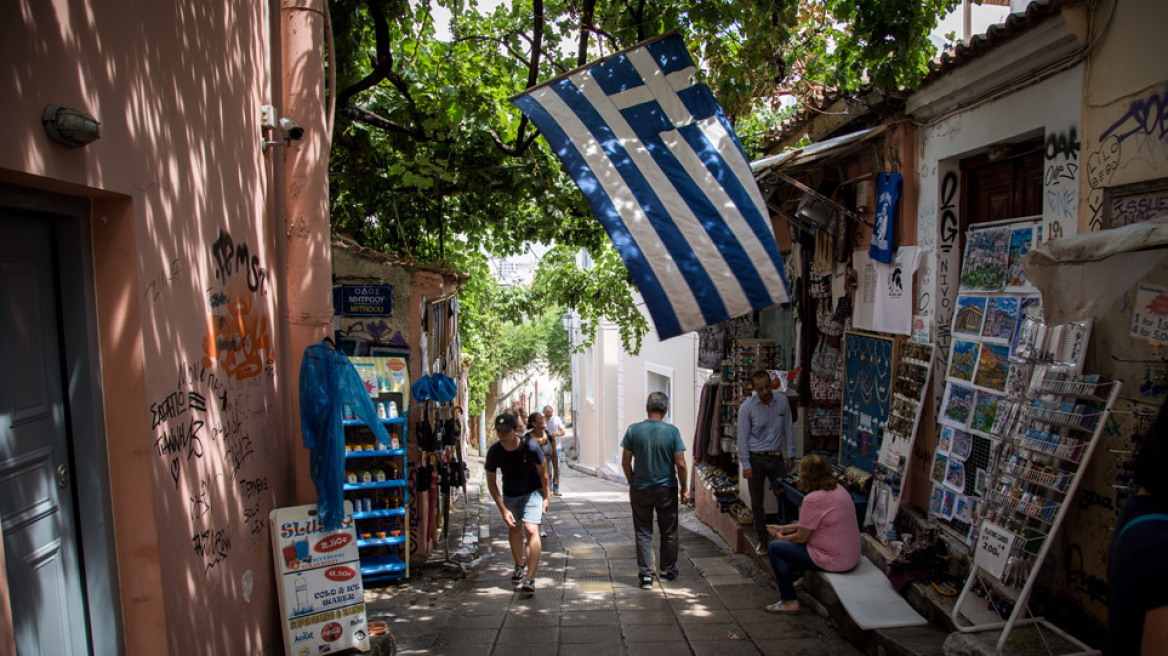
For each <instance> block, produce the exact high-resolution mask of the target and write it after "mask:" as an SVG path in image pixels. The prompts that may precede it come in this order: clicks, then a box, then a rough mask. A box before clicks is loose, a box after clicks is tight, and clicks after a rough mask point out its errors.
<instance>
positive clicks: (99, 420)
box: [0, 185, 123, 656]
mask: <svg viewBox="0 0 1168 656" xmlns="http://www.w3.org/2000/svg"><path fill="white" fill-rule="evenodd" d="M88 218H89V209H88V202H87V201H85V200H82V199H76V198H70V197H64V196H55V195H49V194H41V193H38V192H35V191H32V190H27V189H23V188H17V187H9V186H6V185H0V235H3V236H4V238H3V239H0V313H2V314H3V316H5V317H6V319H5V320H4V321H0V530H2V532H3V545H4V554H5V570H6V576H7V582H8V594H9V607H10V608H11V612H12V622H13V633H14V637H15V642H16V653H18V654H21V656H40V655H42V654H45V655H48V654H53V655H56V654H69V655H77V656H81V655H84V654H95V653H120V652H121V651H122V646H123V639H122V636H121V618H120V612H119V609H120V599H119V597H118V592H117V585H116V581H117V576H116V568H115V566H114V564H113V563H114V558H113V554H114V547H113V535H112V527H111V525H110V521H109V518H110V517H111V516H112V512H111V510H110V508H111V505H112V504H111V503H110V495H109V484H108V469H107V468H106V466H105V464H104V463H105V462H106V453H105V446H104V445H105V440H104V431H103V428H102V427H103V426H104V419H103V417H102V414H101V411H100V403H99V400H100V396H101V394H100V384H99V383H98V382H97V381H98V377H97V366H96V364H95V363H96V353H97V352H98V350H99V347H98V344H97V338H96V320H95V317H96V312H95V311H94V310H93V300H94V299H93V294H92V292H91V290H92V288H93V285H92V280H93V279H92V274H91V273H89V272H90V271H92V266H91V265H92V257H91V255H90V249H89V246H88V232H87V227H88V223H87V222H88Z"/></svg>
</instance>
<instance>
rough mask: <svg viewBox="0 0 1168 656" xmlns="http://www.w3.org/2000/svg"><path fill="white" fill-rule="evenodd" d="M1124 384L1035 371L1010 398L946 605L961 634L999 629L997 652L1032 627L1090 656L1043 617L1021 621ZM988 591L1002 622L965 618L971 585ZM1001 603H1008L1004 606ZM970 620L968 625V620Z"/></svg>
mask: <svg viewBox="0 0 1168 656" xmlns="http://www.w3.org/2000/svg"><path fill="white" fill-rule="evenodd" d="M1122 385H1123V383H1122V382H1120V381H1111V380H1107V379H1104V378H1102V377H1100V376H1095V375H1075V374H1073V373H1067V372H1062V371H1057V370H1055V369H1054V368H1050V367H1037V368H1036V369H1035V372H1034V377H1033V379H1032V381H1031V384H1030V386H1029V389H1028V394H1027V396H1028V398H1026V399H1013V400H1014V401H1015V402H1016V403H1018V405H1019V407H1020V412H1019V413H1018V415H1017V420H1016V421H1015V422H1014V425H1013V426H1011V427H1009V430H1008V431H1007V432H1006V434H1005V438H1004V441H1003V445H1002V454H1001V457H1000V458H999V459H998V464H997V467H996V468H995V469H994V471H993V472H992V474H991V476H992V478H991V481H992V487H991V489H990V490H987V494H986V501H985V503H983V504H982V505H981V506H980V507H979V509H978V517H977V518H976V522H977V524H976V529H975V532H974V535H976V536H977V540H976V541H975V542H974V545H973V547H974V565H973V568H972V569H971V571H970V573H969V577H968V578H967V579H966V581H965V585H964V587H963V588H962V590H961V595H960V596H959V597H958V599H957V603H956V605H955V606H954V608H953V613H952V618H953V622H954V625H955V626H956V627H957V629H958V630H959V631H961V632H963V633H974V632H980V631H991V630H1001V631H1002V635H1001V636H1000V638H999V639H998V643H997V653H998V654H1001V653H1002V649H1003V648H1004V646H1005V645H1006V642H1007V640H1008V639H1009V636H1010V632H1011V631H1012V630H1014V628H1015V627H1017V626H1021V625H1027V624H1038V625H1041V626H1042V627H1043V628H1047V629H1050V630H1051V631H1052V632H1054V633H1056V634H1058V635H1059V636H1061V637H1062V638H1063V639H1064V640H1066V641H1067V642H1068V643H1070V644H1072V645H1074V646H1075V647H1076V648H1079V649H1081V651H1078V652H1074V653H1076V654H1095V653H1098V651H1095V650H1092V649H1091V648H1090V647H1088V646H1087V645H1085V644H1083V643H1082V642H1081V641H1079V640H1077V639H1075V638H1074V637H1072V636H1070V635H1068V634H1067V633H1065V632H1064V631H1062V630H1061V629H1059V628H1058V627H1055V626H1054V625H1052V624H1050V623H1049V622H1047V621H1046V620H1045V619H1044V618H1042V617H1025V615H1027V614H1028V610H1029V609H1028V602H1029V600H1030V596H1031V594H1032V592H1033V588H1034V584H1035V581H1036V580H1037V578H1038V570H1039V569H1040V567H1041V565H1042V562H1043V560H1044V559H1045V558H1046V555H1047V553H1048V552H1049V551H1050V548H1051V546H1052V545H1053V544H1054V542H1055V540H1053V539H1052V538H1053V537H1054V535H1055V533H1057V532H1058V530H1059V528H1060V527H1061V526H1062V523H1063V521H1064V520H1065V519H1066V514H1067V511H1068V509H1069V508H1070V504H1069V503H1068V501H1070V500H1072V499H1073V498H1074V496H1075V493H1076V492H1077V491H1078V489H1079V485H1080V483H1081V482H1082V474H1083V472H1084V470H1085V469H1086V466H1087V464H1088V463H1089V462H1090V460H1091V455H1092V454H1093V453H1094V451H1095V448H1096V446H1097V445H1098V443H1099V440H1100V435H1101V434H1102V433H1103V429H1104V426H1105V425H1106V423H1107V420H1108V417H1109V416H1110V414H1111V411H1112V407H1113V406H1114V404H1115V401H1116V399H1117V398H1118V397H1119V392H1120V388H1121V387H1122ZM987 582H988V584H989V586H992V588H993V589H994V591H995V592H996V593H997V594H1000V595H1004V597H1005V598H1008V599H1009V600H1010V601H1012V602H1013V607H1012V608H1011V609H1009V613H1008V614H1009V617H1008V619H1006V621H1000V620H1001V618H1002V616H1003V615H1005V614H1006V613H1005V612H1003V609H1002V607H999V606H998V605H996V604H991V606H992V607H995V608H998V611H999V612H998V614H997V615H993V616H991V615H990V614H987V613H985V612H984V611H982V613H981V615H982V616H983V617H982V618H981V619H980V621H979V619H970V618H976V617H977V614H976V613H969V617H965V613H964V611H966V610H970V609H965V608H964V605H965V603H964V602H965V601H966V599H967V598H968V597H970V596H971V594H974V592H973V591H974V588H980V589H983V590H985V592H986V595H987V596H992V595H990V593H989V590H988V588H987V587H986V586H987ZM1005 606H1008V604H1005ZM971 622H972V623H971Z"/></svg>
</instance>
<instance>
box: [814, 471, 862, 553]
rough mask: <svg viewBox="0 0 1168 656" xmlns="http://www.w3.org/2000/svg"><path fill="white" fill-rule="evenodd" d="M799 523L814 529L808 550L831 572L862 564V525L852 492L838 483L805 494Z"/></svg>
mask: <svg viewBox="0 0 1168 656" xmlns="http://www.w3.org/2000/svg"><path fill="white" fill-rule="evenodd" d="M799 526H802V527H804V528H806V529H809V530H810V531H811V539H810V540H808V541H807V553H808V554H810V555H811V560H812V561H813V562H814V563H815V564H816V565H819V566H820V567H822V568H823V569H825V570H827V571H829V572H846V571H848V570H850V569H852V568H853V567H855V566H856V565H859V564H860V526H859V524H857V523H856V505H855V504H854V503H852V495H850V494H848V491H847V490H845V489H844V486H842V485H837V486H835V489H834V490H832V491H830V492H827V491H824V490H815V491H814V492H811V493H810V494H808V495H807V496H806V497H804V498H803V509H802V510H801V511H800V512H799Z"/></svg>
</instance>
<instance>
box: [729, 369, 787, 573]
mask: <svg viewBox="0 0 1168 656" xmlns="http://www.w3.org/2000/svg"><path fill="white" fill-rule="evenodd" d="M750 387H751V388H752V389H754V394H752V395H751V396H750V398H748V399H746V400H745V401H743V402H742V405H741V406H740V407H739V408H738V461H739V462H741V463H742V477H743V478H745V479H746V488H747V490H749V491H750V512H751V514H752V515H754V532H755V533H756V534H757V535H758V553H760V554H765V553H766V552H767V545H768V543H769V542H770V538H771V536H770V533H768V532H767V528H766V510H765V509H764V507H763V501H764V500H765V497H764V495H765V494H766V482H767V481H768V480H769V481H770V482H771V491H772V492H774V493H775V497H776V498H778V496H779V495H780V494H782V493H783V487H782V485H780V484H779V479H781V478H782V477H783V476H786V474H787V472H788V471H790V470H791V469H792V468H793V467H794V466H795V439H794V436H793V434H792V433H793V431H792V430H791V423H792V421H793V417H792V413H791V404H790V403H788V402H787V397H786V396H783V395H782V394H779V395H778V396H776V395H775V394H774V393H773V392H772V391H771V376H770V374H768V373H767V372H766V371H765V370H759V371H756V372H754V374H753V375H751V377H750Z"/></svg>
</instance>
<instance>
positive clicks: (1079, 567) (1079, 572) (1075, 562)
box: [1063, 544, 1107, 604]
mask: <svg viewBox="0 0 1168 656" xmlns="http://www.w3.org/2000/svg"><path fill="white" fill-rule="evenodd" d="M1063 561H1064V562H1065V563H1066V574H1067V581H1068V582H1069V583H1070V584H1071V587H1073V588H1074V589H1076V590H1078V591H1079V592H1082V593H1084V594H1086V595H1087V596H1088V597H1090V598H1092V599H1094V600H1095V601H1098V602H1099V603H1101V604H1106V603H1107V581H1104V580H1102V579H1100V578H1099V577H1097V576H1094V575H1092V574H1089V573H1087V571H1086V570H1084V569H1083V561H1084V558H1083V549H1082V548H1080V547H1079V545H1077V544H1070V545H1067V549H1066V552H1065V553H1064V554H1063Z"/></svg>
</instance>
